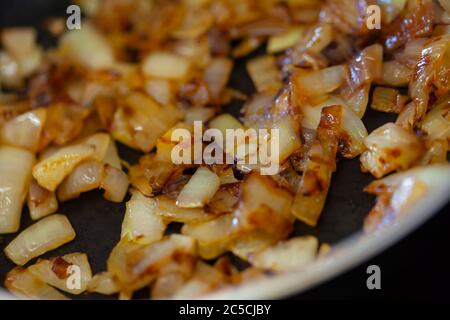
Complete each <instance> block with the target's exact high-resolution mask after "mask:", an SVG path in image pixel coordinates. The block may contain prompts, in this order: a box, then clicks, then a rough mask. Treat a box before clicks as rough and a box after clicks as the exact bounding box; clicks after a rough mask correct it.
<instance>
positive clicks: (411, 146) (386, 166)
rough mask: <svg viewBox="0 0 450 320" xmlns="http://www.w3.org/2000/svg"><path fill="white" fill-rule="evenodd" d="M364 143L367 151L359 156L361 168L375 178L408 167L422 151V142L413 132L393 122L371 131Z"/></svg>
mask: <svg viewBox="0 0 450 320" xmlns="http://www.w3.org/2000/svg"><path fill="white" fill-rule="evenodd" d="M364 144H365V145H366V147H367V151H365V152H364V153H363V154H362V155H361V158H360V160H361V165H362V168H363V169H364V170H366V171H369V172H370V173H371V174H373V175H374V176H375V177H376V178H381V177H383V176H384V175H386V174H388V173H390V172H393V171H396V170H406V169H408V168H409V167H410V166H411V165H413V164H414V162H415V161H416V160H418V158H419V157H420V156H421V155H422V153H423V151H424V145H423V143H422V142H421V141H420V140H419V139H418V138H417V137H416V136H415V135H414V133H412V132H410V131H408V130H406V129H403V128H402V127H400V126H398V125H396V124H394V123H387V124H385V125H383V126H381V127H380V128H378V129H376V130H375V131H373V132H372V133H371V134H369V136H368V137H367V138H366V139H365V140H364Z"/></svg>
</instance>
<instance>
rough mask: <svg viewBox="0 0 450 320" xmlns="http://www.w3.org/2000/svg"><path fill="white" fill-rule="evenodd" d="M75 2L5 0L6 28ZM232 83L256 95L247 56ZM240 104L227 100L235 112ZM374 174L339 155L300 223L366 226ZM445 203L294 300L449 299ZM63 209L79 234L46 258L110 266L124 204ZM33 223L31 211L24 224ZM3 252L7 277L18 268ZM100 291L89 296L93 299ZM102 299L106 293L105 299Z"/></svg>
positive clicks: (92, 199)
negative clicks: (323, 199)
mask: <svg viewBox="0 0 450 320" xmlns="http://www.w3.org/2000/svg"><path fill="white" fill-rule="evenodd" d="M67 5H68V1H65V0H14V1H5V0H3V1H0V28H1V27H5V26H17V25H34V26H36V27H40V26H41V22H42V19H43V18H44V17H47V16H64V15H65V11H66V8H67ZM39 40H40V42H41V43H42V44H44V45H49V44H52V43H53V44H54V39H51V37H49V36H48V35H47V34H45V33H40V34H39ZM230 85H231V86H232V87H235V88H239V89H240V90H242V91H244V92H246V93H250V92H251V91H252V86H251V84H250V81H249V79H248V76H247V75H246V74H245V61H238V62H237V66H236V70H235V72H234V73H233V75H232V79H231V84H230ZM238 109H239V105H238V104H236V103H235V104H232V105H231V106H228V109H227V110H228V111H230V112H233V113H236V112H237V110H238ZM390 120H392V117H389V116H388V115H385V114H381V113H376V112H373V111H371V110H368V112H367V114H366V116H365V118H364V123H365V124H366V126H367V128H368V130H369V132H370V131H372V130H373V129H375V128H377V127H378V126H380V125H381V124H383V123H385V122H387V121H390ZM120 153H121V157H122V158H125V159H127V160H128V161H130V162H131V163H133V162H134V161H135V160H136V158H137V156H138V154H137V153H135V152H133V151H130V150H129V149H127V148H124V147H120ZM370 181H372V177H370V176H368V175H364V174H362V173H360V171H359V162H358V160H354V161H340V163H339V164H338V171H337V173H336V174H335V175H334V177H333V184H332V187H331V190H330V194H329V199H328V202H327V205H326V207H325V210H324V214H323V217H322V219H321V221H320V224H319V227H318V228H316V229H312V228H308V227H306V226H304V225H301V224H297V225H296V232H297V233H298V234H314V235H316V236H318V237H319V239H320V240H321V241H322V242H329V243H335V242H337V241H338V240H341V239H343V238H345V237H346V236H348V235H351V234H353V233H354V232H356V231H358V230H360V228H361V225H362V222H363V219H364V217H365V216H366V214H367V212H368V211H369V210H370V208H371V207H372V206H373V203H374V199H373V198H372V197H370V196H368V195H367V194H363V193H362V192H361V190H362V188H363V187H364V186H365V185H367V184H368V183H369V182H370ZM449 208H450V207H449V206H447V207H446V208H444V209H443V210H442V211H441V212H440V213H439V214H437V215H436V216H435V217H434V218H433V219H432V220H430V221H429V222H427V223H426V224H425V225H423V226H422V227H421V228H420V229H419V230H417V231H416V232H414V233H413V234H412V235H410V236H409V237H407V238H406V239H404V240H403V241H401V242H399V243H398V244H396V245H395V246H393V247H392V248H390V249H388V250H387V251H385V252H384V253H383V254H381V255H379V256H377V257H375V258H374V259H372V260H371V261H369V262H367V263H364V264H363V265H361V266H359V267H357V268H355V269H353V270H351V271H349V272H346V273H345V274H343V275H341V276H340V277H338V278H337V279H335V280H332V281H330V282H327V283H326V284H323V285H321V286H319V287H317V288H315V289H312V290H310V291H307V292H305V293H303V294H300V295H298V296H295V297H292V298H294V299H369V298H376V299H379V298H413V299H414V298H439V299H444V298H447V299H448V298H450V288H449V285H450V268H449V266H450V265H449V263H448V258H447V257H448V256H449V253H450V252H449V245H450V216H449V214H450V212H449ZM60 210H61V212H63V213H66V214H67V215H68V216H69V219H70V221H71V223H72V224H73V226H74V228H75V229H76V230H77V231H78V232H77V239H76V240H75V241H74V242H73V243H70V244H68V245H66V246H64V247H62V248H59V249H58V250H55V251H52V252H50V253H48V254H47V255H45V257H49V256H54V255H58V254H65V253H68V252H73V251H83V252H87V253H88V254H89V258H90V261H91V264H92V268H93V270H94V272H99V271H103V270H104V268H105V261H106V259H107V257H108V254H109V252H110V250H111V249H112V247H113V246H114V244H115V243H116V242H117V241H118V237H119V234H120V225H121V222H122V217H123V212H124V205H123V204H120V205H116V204H112V203H108V202H106V201H103V200H102V198H101V195H100V193H99V192H91V193H87V194H84V195H82V197H81V199H78V200H75V201H69V202H67V203H64V204H62V205H61V209H60ZM30 223H31V221H30V219H29V217H28V213H27V212H26V210H25V212H24V214H23V219H22V228H21V229H23V228H24V227H26V226H28V225H29V224H30ZM13 237H14V235H11V236H5V237H0V247H3V246H5V245H6V244H7V243H8V242H9V241H10V240H11V239H12V238H13ZM371 264H375V265H378V266H379V267H380V268H381V273H382V276H381V286H382V289H381V290H375V291H370V290H368V289H367V287H366V279H367V277H368V275H367V274H366V268H367V266H369V265H371ZM12 267H13V266H12V264H11V263H10V262H8V261H6V259H5V257H4V256H3V253H0V282H1V283H3V277H4V274H5V273H6V272H7V271H8V270H10V269H11V268H12ZM89 297H95V296H82V297H80V298H89ZM99 298H103V297H99Z"/></svg>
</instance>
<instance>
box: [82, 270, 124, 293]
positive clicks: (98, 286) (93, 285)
mask: <svg viewBox="0 0 450 320" xmlns="http://www.w3.org/2000/svg"><path fill="white" fill-rule="evenodd" d="M87 291H88V292H97V293H100V294H104V295H112V294H116V293H118V292H119V287H118V286H117V283H116V282H115V281H114V279H113V277H112V276H111V274H110V273H109V272H100V273H97V274H96V275H94V276H93V277H92V279H91V281H89V283H88V286H87Z"/></svg>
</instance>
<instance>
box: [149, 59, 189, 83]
mask: <svg viewBox="0 0 450 320" xmlns="http://www.w3.org/2000/svg"><path fill="white" fill-rule="evenodd" d="M189 69H190V62H189V60H188V59H186V58H185V57H183V56H180V55H176V54H172V53H168V52H152V53H150V55H148V56H147V57H146V58H145V59H144V61H143V62H142V70H143V72H144V74H145V75H146V76H149V77H154V78H161V79H172V80H176V79H183V78H185V77H186V76H187V74H188V72H189Z"/></svg>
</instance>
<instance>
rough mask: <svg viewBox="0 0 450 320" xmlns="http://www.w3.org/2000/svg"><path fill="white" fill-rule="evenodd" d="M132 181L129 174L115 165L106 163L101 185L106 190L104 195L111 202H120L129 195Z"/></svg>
mask: <svg viewBox="0 0 450 320" xmlns="http://www.w3.org/2000/svg"><path fill="white" fill-rule="evenodd" d="M129 185H130V182H129V180H128V175H127V174H126V173H125V172H123V171H122V170H119V169H117V168H115V167H113V166H110V165H106V166H105V172H104V176H103V180H102V181H101V183H100V187H101V188H102V189H103V190H105V192H104V193H103V197H104V198H105V199H106V200H108V201H111V202H117V203H120V202H122V201H123V199H124V198H125V196H126V195H127V191H128V187H129Z"/></svg>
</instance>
